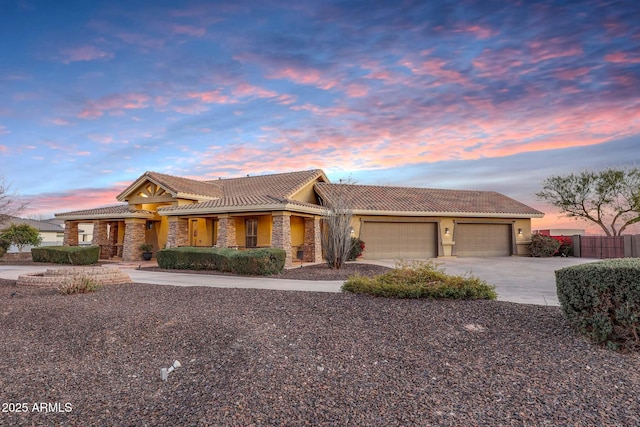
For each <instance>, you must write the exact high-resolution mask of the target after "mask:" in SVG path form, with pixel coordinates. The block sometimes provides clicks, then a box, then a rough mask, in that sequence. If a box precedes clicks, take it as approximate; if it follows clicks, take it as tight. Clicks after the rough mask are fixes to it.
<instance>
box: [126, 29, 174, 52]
mask: <svg viewBox="0 0 640 427" xmlns="http://www.w3.org/2000/svg"><path fill="white" fill-rule="evenodd" d="M115 36H116V37H118V38H119V39H120V40H122V41H123V42H125V43H127V44H130V45H134V46H139V47H142V48H144V50H149V49H160V48H162V47H163V46H164V43H165V42H164V40H163V39H161V38H153V37H148V36H145V35H142V34H137V33H130V32H119V33H117V34H116V35H115Z"/></svg>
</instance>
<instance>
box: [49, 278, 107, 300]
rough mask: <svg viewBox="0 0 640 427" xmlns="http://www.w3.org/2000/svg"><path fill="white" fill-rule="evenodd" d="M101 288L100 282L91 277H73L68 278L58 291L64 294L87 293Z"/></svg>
mask: <svg viewBox="0 0 640 427" xmlns="http://www.w3.org/2000/svg"><path fill="white" fill-rule="evenodd" d="M98 289H100V285H99V284H98V282H96V281H95V280H93V279H92V278H90V277H82V276H79V277H73V278H70V279H69V280H66V281H65V282H64V283H62V284H61V285H60V286H59V287H58V291H59V292H60V293H61V294H63V295H70V294H87V293H89V292H95V291H97V290H98Z"/></svg>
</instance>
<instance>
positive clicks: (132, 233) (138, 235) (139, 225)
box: [122, 218, 147, 261]
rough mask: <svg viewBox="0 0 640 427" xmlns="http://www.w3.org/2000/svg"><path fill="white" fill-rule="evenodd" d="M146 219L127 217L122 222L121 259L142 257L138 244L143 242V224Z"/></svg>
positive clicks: (127, 259) (139, 258) (129, 259)
mask: <svg viewBox="0 0 640 427" xmlns="http://www.w3.org/2000/svg"><path fill="white" fill-rule="evenodd" d="M146 224H147V221H146V220H144V219H139V218H127V219H126V220H125V222H124V246H123V248H122V259H123V261H137V260H141V259H142V251H141V250H140V245H141V244H143V243H144V242H145V226H146Z"/></svg>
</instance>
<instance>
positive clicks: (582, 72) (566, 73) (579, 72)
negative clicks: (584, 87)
mask: <svg viewBox="0 0 640 427" xmlns="http://www.w3.org/2000/svg"><path fill="white" fill-rule="evenodd" d="M589 72H591V68H589V67H580V68H573V69H565V70H559V71H557V72H556V73H555V74H556V76H557V77H558V78H559V79H561V80H576V79H577V78H579V77H583V76H586V75H587V74H589Z"/></svg>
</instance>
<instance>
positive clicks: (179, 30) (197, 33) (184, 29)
mask: <svg viewBox="0 0 640 427" xmlns="http://www.w3.org/2000/svg"><path fill="white" fill-rule="evenodd" d="M173 32H174V33H175V34H186V35H189V36H194V37H202V36H204V35H205V33H206V30H205V29H204V28H197V27H193V26H191V25H174V26H173Z"/></svg>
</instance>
